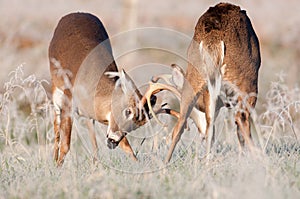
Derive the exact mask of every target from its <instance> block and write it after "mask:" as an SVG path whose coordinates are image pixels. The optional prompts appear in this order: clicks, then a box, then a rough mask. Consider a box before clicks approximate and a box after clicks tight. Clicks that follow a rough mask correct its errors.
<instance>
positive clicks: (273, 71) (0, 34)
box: [0, 0, 300, 109]
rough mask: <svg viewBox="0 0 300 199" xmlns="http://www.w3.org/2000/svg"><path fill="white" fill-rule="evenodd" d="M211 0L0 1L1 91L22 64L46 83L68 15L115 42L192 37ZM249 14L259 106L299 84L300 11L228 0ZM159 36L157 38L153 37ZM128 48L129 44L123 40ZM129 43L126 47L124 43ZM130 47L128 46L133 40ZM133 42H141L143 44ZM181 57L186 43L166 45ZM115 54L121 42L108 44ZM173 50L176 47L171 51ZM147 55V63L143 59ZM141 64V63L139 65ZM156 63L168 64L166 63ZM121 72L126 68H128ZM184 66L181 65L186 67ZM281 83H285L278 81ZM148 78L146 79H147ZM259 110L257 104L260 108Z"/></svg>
mask: <svg viewBox="0 0 300 199" xmlns="http://www.w3.org/2000/svg"><path fill="white" fill-rule="evenodd" d="M218 2H219V1H214V0H176V1H175V0H164V1H161V0H151V1H146V0H110V1H103V0H72V1H71V0H66V1H61V0H43V1H39V0H26V1H20V0H0V18H1V19H0V67H1V73H0V92H2V91H3V86H2V85H3V84H4V83H5V82H6V81H8V79H9V78H8V74H9V72H10V71H12V70H14V69H15V68H16V67H17V66H19V65H21V64H23V65H24V71H25V73H26V74H35V75H36V76H37V78H40V79H47V80H49V79H50V74H49V63H48V55H47V53H48V46H49V42H50V40H51V37H52V35H53V32H54V29H55V27H56V25H57V23H58V21H59V19H60V18H61V17H62V16H64V15H66V14H67V13H70V12H77V11H84V12H90V13H93V14H95V15H96V16H98V17H99V18H100V19H101V20H102V22H103V23H104V25H105V27H106V29H107V32H108V34H109V35H110V36H111V37H113V36H114V35H118V34H120V33H122V32H124V31H129V30H132V29H134V28H143V27H161V28H167V29H171V30H175V31H178V32H180V33H183V34H185V35H187V36H190V37H192V35H193V32H194V27H195V24H196V22H197V20H198V18H199V17H200V15H202V14H203V13H204V12H205V11H206V10H207V9H208V8H209V6H213V5H215V4H217V3H218ZM228 2H231V3H234V4H237V5H240V6H241V8H242V9H245V10H246V11H247V14H248V16H249V17H250V19H251V21H252V25H253V27H254V29H255V31H256V33H257V35H258V37H259V40H260V47H261V55H262V65H261V70H260V74H259V75H260V76H259V87H260V90H259V100H260V101H263V98H264V95H265V93H266V92H267V91H268V89H269V87H270V82H272V81H278V79H279V77H278V76H279V74H280V77H281V80H282V81H285V83H286V84H287V85H288V86H289V87H295V86H297V85H298V83H299V78H298V76H299V72H300V71H299V70H300V69H299V60H300V38H299V35H300V12H299V11H300V10H299V2H298V1H297V0H289V1H288V2H287V1H282V0H273V1H272V2H270V1H261V0H251V1H228ZM153 37H159V35H153ZM123 42H124V45H130V43H128V42H130V41H123ZM126 42H127V43H126ZM131 42H132V41H131ZM133 42H143V41H141V40H138V41H133ZM165 42H168V43H172V45H175V48H178V49H181V52H183V53H185V52H186V50H187V47H188V46H187V45H188V43H187V42H178V41H165ZM112 45H113V46H112V47H113V50H114V51H117V50H118V49H117V47H116V46H120V43H117V44H116V42H112ZM173 47H174V46H173ZM150 54H151V53H145V54H144V55H132V57H130V56H127V58H126V57H125V58H126V59H125V58H124V57H123V58H122V57H120V58H119V59H118V60H117V62H118V64H119V65H121V66H124V67H125V66H126V67H129V68H130V66H131V67H133V66H136V65H139V64H145V63H149V62H154V63H162V64H167V65H169V64H171V63H176V60H172V58H170V57H169V58H168V57H166V56H167V55H165V56H162V55H161V53H155V52H154V53H152V54H151V56H150V57H149V55H150ZM147 56H148V58H147ZM141 60H143V61H141ZM160 60H167V61H165V62H163V61H160ZM126 67H125V68H126ZM184 67H185V66H184ZM282 78H283V79H282ZM148 79H149V78H148ZM258 109H260V105H259V104H258Z"/></svg>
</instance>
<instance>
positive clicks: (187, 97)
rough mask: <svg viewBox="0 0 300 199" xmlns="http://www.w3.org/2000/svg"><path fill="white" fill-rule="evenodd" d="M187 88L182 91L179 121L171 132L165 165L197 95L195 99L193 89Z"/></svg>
mask: <svg viewBox="0 0 300 199" xmlns="http://www.w3.org/2000/svg"><path fill="white" fill-rule="evenodd" d="M186 87H187V88H186V89H184V90H183V91H182V96H181V103H180V115H179V119H178V121H177V123H176V125H175V127H174V130H173V132H172V143H171V146H170V148H169V151H168V154H167V157H166V160H165V163H168V162H170V159H171V157H172V154H173V152H174V149H175V147H176V145H177V143H178V141H179V140H180V137H181V135H182V133H183V131H184V128H185V124H186V121H187V118H188V117H189V116H190V114H191V112H192V110H193V108H194V106H195V102H196V99H197V98H198V95H197V96H196V97H195V95H194V92H193V89H192V88H191V87H188V86H186Z"/></svg>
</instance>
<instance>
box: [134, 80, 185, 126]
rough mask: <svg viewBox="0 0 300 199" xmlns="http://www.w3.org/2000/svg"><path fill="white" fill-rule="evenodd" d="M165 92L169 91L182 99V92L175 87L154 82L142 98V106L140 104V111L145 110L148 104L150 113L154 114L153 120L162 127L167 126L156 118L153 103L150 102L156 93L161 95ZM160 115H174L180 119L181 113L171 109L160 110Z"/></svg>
mask: <svg viewBox="0 0 300 199" xmlns="http://www.w3.org/2000/svg"><path fill="white" fill-rule="evenodd" d="M163 90H168V91H171V92H172V93H174V94H175V95H176V97H178V98H180V97H181V94H180V92H179V91H178V90H177V89H176V88H175V87H174V86H171V85H168V84H162V83H158V82H156V83H154V82H149V88H148V90H147V91H146V93H145V95H144V96H143V97H142V99H141V101H140V104H139V109H141V108H143V106H144V105H145V104H146V103H147V104H148V107H149V111H150V113H151V114H152V116H153V118H154V119H155V120H156V121H157V122H158V123H159V124H161V125H162V126H166V124H163V123H162V122H161V121H160V120H159V119H158V118H157V116H156V114H155V113H154V111H153V109H152V106H151V101H150V98H151V95H154V94H156V93H159V92H161V91H163ZM159 113H167V114H170V115H173V116H175V117H177V118H179V113H178V112H176V111H174V110H171V109H160V110H158V112H157V114H159Z"/></svg>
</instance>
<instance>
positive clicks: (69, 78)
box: [49, 13, 117, 120]
mask: <svg viewBox="0 0 300 199" xmlns="http://www.w3.org/2000/svg"><path fill="white" fill-rule="evenodd" d="M49 58H50V72H51V76H52V83H53V86H55V87H57V88H59V89H61V90H62V91H66V90H67V91H70V92H65V93H66V94H67V95H72V97H73V100H74V101H76V102H77V106H78V109H80V110H81V111H82V112H84V113H83V114H84V115H86V116H88V117H93V118H95V117H100V118H99V120H104V117H105V116H103V115H99V114H98V113H95V108H94V107H97V106H101V107H102V112H105V111H103V109H104V110H105V109H107V108H108V109H110V97H111V93H112V92H113V90H114V85H115V81H116V80H117V78H109V77H107V76H106V75H104V73H105V72H106V71H117V66H116V64H115V62H114V59H113V55H112V49H111V45H110V41H109V38H108V34H107V32H106V30H105V28H104V26H103V24H102V23H101V21H100V20H99V19H98V18H97V17H95V16H93V15H91V14H88V13H71V14H68V15H66V16H64V17H63V18H62V19H61V20H60V21H59V23H58V25H57V27H56V29H55V32H54V35H53V38H52V40H51V43H50V46H49ZM95 97H97V98H98V99H97V101H96V100H95ZM99 98H100V99H99Z"/></svg>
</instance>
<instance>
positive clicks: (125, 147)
mask: <svg viewBox="0 0 300 199" xmlns="http://www.w3.org/2000/svg"><path fill="white" fill-rule="evenodd" d="M119 146H120V148H121V149H122V150H123V151H125V153H128V154H129V155H130V157H131V159H133V160H134V161H137V160H138V159H137V158H136V156H135V154H134V152H133V150H132V148H131V146H130V144H129V142H128V140H127V138H126V137H124V138H123V139H122V140H121V141H120V143H119Z"/></svg>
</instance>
